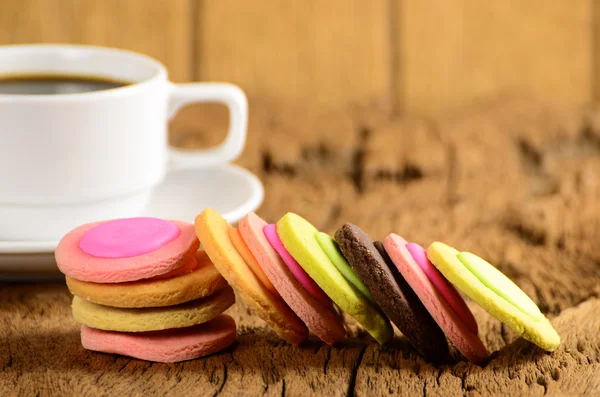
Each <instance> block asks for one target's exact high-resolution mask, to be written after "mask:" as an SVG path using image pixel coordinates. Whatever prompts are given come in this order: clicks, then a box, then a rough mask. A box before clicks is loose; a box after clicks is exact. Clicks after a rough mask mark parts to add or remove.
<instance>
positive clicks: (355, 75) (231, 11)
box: [197, 0, 391, 107]
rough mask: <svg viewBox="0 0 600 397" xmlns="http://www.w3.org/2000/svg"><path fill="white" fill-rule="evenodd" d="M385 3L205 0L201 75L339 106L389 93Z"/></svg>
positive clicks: (200, 20)
mask: <svg viewBox="0 0 600 397" xmlns="http://www.w3.org/2000/svg"><path fill="white" fill-rule="evenodd" d="M387 14H388V13H387V1H386V0H375V1H371V2H364V1H361V0H352V1H347V0H330V1H320V0H308V1H302V2H285V1H279V0H257V1H252V2H240V1H236V0H223V1H200V6H199V8H198V31H197V40H198V50H197V57H198V62H197V76H198V77H199V78H200V79H201V80H226V81H231V82H233V83H236V84H239V85H240V86H241V87H242V88H243V89H244V90H246V91H247V92H250V93H252V94H256V95H259V96H263V97H271V98H277V99H279V100H283V101H295V102H299V103H304V104H311V105H317V106H323V107H327V106H338V105H344V104H347V103H349V102H355V101H368V100H376V99H379V98H381V97H385V98H387V97H389V95H390V92H391V87H390V75H391V69H390V67H391V64H390V51H389V50H390V44H389V31H388V28H389V27H388V20H389V19H388V18H387Z"/></svg>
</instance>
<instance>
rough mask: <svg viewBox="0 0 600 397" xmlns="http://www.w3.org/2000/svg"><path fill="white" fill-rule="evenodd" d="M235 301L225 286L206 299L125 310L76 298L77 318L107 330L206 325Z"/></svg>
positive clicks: (123, 330)
mask: <svg viewBox="0 0 600 397" xmlns="http://www.w3.org/2000/svg"><path fill="white" fill-rule="evenodd" d="M234 302H235V295H234V294H233V290H232V289H231V288H229V287H225V288H224V289H222V290H221V291H218V292H216V293H214V294H213V295H211V296H207V297H206V298H202V299H197V300H195V301H191V302H186V303H182V304H181V305H177V306H169V307H148V308H142V309H123V308H116V307H110V306H103V305H98V304H96V303H92V302H86V301H85V300H83V299H81V298H80V297H78V296H74V297H73V303H72V305H71V308H72V311H73V318H74V319H75V321H77V322H78V323H80V324H85V325H87V326H88V327H92V328H96V329H102V330H105V331H122V332H144V331H159V330H163V329H170V328H184V327H191V326H192V325H196V324H202V323H204V322H207V321H209V320H212V319H213V318H215V317H217V316H218V315H219V314H221V313H223V312H224V311H225V310H227V309H228V308H229V307H230V306H231V305H233V303H234Z"/></svg>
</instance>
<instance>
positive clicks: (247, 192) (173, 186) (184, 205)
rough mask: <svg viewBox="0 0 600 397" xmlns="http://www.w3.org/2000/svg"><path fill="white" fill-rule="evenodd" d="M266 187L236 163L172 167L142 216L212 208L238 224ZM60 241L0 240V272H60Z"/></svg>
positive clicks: (184, 216)
mask: <svg viewBox="0 0 600 397" xmlns="http://www.w3.org/2000/svg"><path fill="white" fill-rule="evenodd" d="M263 197H264V190H263V186H262V184H261V182H260V180H259V179H258V178H257V177H256V176H255V175H254V174H252V173H251V172H250V171H248V170H246V169H244V168H241V167H238V166H236V165H233V164H224V165H220V166H217V167H210V168H188V169H180V170H173V171H170V172H169V173H168V174H167V177H166V178H165V180H164V181H163V182H162V183H161V184H160V185H159V186H158V187H157V188H156V190H155V191H154V193H153V195H152V198H151V199H150V204H149V205H148V208H147V210H146V212H145V213H144V214H143V216H153V217H157V218H164V219H174V220H183V221H187V222H193V221H194V218H195V217H196V215H198V213H200V212H201V211H202V210H203V209H204V208H207V207H211V208H213V209H214V210H216V211H217V212H219V213H220V214H221V215H222V216H223V217H224V218H225V219H227V221H228V222H229V223H235V222H237V221H238V220H239V219H240V218H242V217H243V216H244V215H245V214H247V213H248V212H250V211H254V210H255V209H257V208H258V206H259V205H260V204H261V202H262V200H263ZM57 244H58V241H0V273H2V274H7V273H8V274H10V273H19V274H24V273H26V274H32V273H35V274H41V273H43V274H52V273H56V272H57V271H58V268H57V267H56V263H55V262H54V249H55V248H56V245H57Z"/></svg>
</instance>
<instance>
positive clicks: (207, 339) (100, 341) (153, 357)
mask: <svg viewBox="0 0 600 397" xmlns="http://www.w3.org/2000/svg"><path fill="white" fill-rule="evenodd" d="M235 339H236V328H235V321H233V319H232V318H231V317H229V316H228V315H226V314H220V315H219V316H217V317H215V318H214V319H213V320H211V321H209V322H207V323H203V324H200V325H197V326H193V327H188V328H176V329H169V330H165V331H152V332H135V333H134V332H114V331H102V330H99V329H95V328H90V327H88V326H86V325H82V326H81V344H82V345H83V347H84V348H86V349H88V350H94V351H98V352H102V353H116V354H121V355H124V356H130V357H134V358H139V359H142V360H148V361H156V362H161V363H174V362H179V361H185V360H191V359H194V358H198V357H202V356H206V355H209V354H212V353H216V352H218V351H219V350H222V349H224V348H226V347H227V346H229V345H231V344H232V343H233V342H234V341H235Z"/></svg>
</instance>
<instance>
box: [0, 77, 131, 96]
mask: <svg viewBox="0 0 600 397" xmlns="http://www.w3.org/2000/svg"><path fill="white" fill-rule="evenodd" d="M129 84H131V83H129V82H124V81H116V80H112V79H109V78H105V77H99V76H79V75H60V74H15V75H4V76H2V75H0V95H2V94H9V95H59V94H77V93H82V92H92V91H101V90H109V89H111V88H118V87H124V86H126V85H129Z"/></svg>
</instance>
